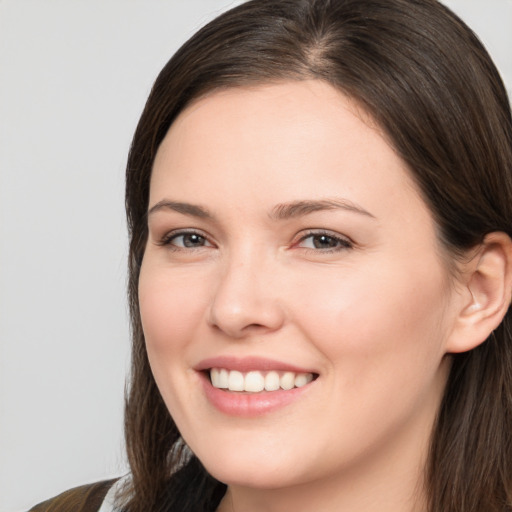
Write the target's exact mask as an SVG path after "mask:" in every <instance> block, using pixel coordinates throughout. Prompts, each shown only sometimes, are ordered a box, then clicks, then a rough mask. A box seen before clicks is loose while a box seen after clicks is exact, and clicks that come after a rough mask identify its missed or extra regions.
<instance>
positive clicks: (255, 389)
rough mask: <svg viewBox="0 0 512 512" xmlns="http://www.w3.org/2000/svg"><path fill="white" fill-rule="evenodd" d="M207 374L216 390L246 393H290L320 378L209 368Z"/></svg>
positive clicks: (289, 373) (302, 374)
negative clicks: (281, 391)
mask: <svg viewBox="0 0 512 512" xmlns="http://www.w3.org/2000/svg"><path fill="white" fill-rule="evenodd" d="M205 373H206V375H207V376H208V377H209V380H210V383H211V385H212V386H213V387H214V388H217V389H223V390H226V391H235V392H245V393H263V392H272V391H279V390H284V391H289V390H291V389H294V388H301V387H303V386H306V385H307V384H309V383H310V382H312V381H313V380H315V379H316V378H317V377H318V374H315V373H311V372H292V371H276V370H271V371H259V370H251V371H248V372H241V371H238V370H229V369H227V368H209V369H207V370H206V371H205Z"/></svg>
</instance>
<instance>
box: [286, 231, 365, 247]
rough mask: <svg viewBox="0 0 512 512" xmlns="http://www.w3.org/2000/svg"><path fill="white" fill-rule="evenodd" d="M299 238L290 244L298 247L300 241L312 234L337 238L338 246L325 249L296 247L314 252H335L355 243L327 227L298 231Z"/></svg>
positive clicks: (312, 235)
mask: <svg viewBox="0 0 512 512" xmlns="http://www.w3.org/2000/svg"><path fill="white" fill-rule="evenodd" d="M299 235H300V236H299V238H298V239H297V241H296V242H294V243H293V244H292V247H298V246H299V244H300V243H301V242H303V241H304V240H306V239H308V238H311V237H314V236H326V237H329V238H332V239H334V240H337V241H338V242H340V244H341V245H340V246H339V247H331V248H325V249H317V248H315V249H312V248H311V247H298V248H299V249H304V250H309V251H314V252H322V253H328V252H337V251H343V250H346V249H351V248H353V247H354V245H355V243H354V242H353V241H352V240H351V239H350V238H349V237H348V236H346V235H342V234H340V233H337V232H335V231H331V230H329V229H322V228H311V229H307V230H306V231H303V232H301V233H299Z"/></svg>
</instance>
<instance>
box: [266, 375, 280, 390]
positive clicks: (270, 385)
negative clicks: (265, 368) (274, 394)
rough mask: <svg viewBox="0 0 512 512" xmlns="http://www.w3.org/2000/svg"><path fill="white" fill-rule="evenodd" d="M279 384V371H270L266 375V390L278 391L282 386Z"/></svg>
mask: <svg viewBox="0 0 512 512" xmlns="http://www.w3.org/2000/svg"><path fill="white" fill-rule="evenodd" d="M280 387H281V386H280V384H279V373H277V372H268V373H267V375H265V390H266V391H277V390H278V389H279V388H280Z"/></svg>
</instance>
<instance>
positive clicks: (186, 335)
mask: <svg viewBox="0 0 512 512" xmlns="http://www.w3.org/2000/svg"><path fill="white" fill-rule="evenodd" d="M325 200H329V201H332V200H336V201H344V202H345V204H350V206H351V207H350V208H341V207H337V208H323V209H319V210H317V211H314V212H309V213H308V212H304V211H299V212H297V211H296V212H295V215H292V216H288V217H286V218H276V216H275V215H272V212H274V213H275V212H276V208H278V207H279V205H283V204H288V203H292V202H295V201H325ZM162 201H175V202H180V203H189V204H192V205H199V206H201V207H202V208H203V209H204V210H207V211H208V212H209V214H210V216H211V217H204V216H203V217H202V216H198V215H195V214H192V213H194V212H191V211H190V208H189V209H188V211H181V212H178V211H175V210H174V209H173V208H168V207H157V208H154V209H153V210H151V208H152V207H154V206H155V205H157V204H158V203H160V202H162ZM149 204H150V212H151V213H150V214H149V216H148V223H149V238H148V242H147V247H146V251H145V255H144V259H143V264H142V269H141V275H140V282H139V297H140V307H141V316H142V323H143V328H144V334H145V337H146V343H147V351H148V356H149V359H150V364H151V367H152V371H153V373H154V376H155V379H156V382H157V385H158V387H159V389H160V391H161V393H162V396H163V398H164V401H165V403H166V405H167V407H168V409H169V411H170V413H171V415H172V417H173V418H174V420H175V421H176V424H177V425H178V428H179V429H180V431H181V433H182V435H183V437H184V439H185V440H186V442H187V443H188V445H189V446H190V447H191V449H192V450H193V452H194V453H195V454H196V455H197V456H198V457H199V459H200V460H201V462H202V463H203V464H204V465H205V467H206V468H207V469H208V471H210V472H211V474H213V475H214V476H215V477H216V478H218V479H219V480H221V481H223V482H225V483H227V484H228V492H227V494H226V496H225V498H224V500H223V502H222V503H221V506H220V508H219V510H223V511H226V510H243V511H244V512H251V511H256V510H258V511H261V510H265V511H276V512H277V511H284V510H286V511H289V510H294V511H311V510H317V511H340V510H341V511H344V510H347V511H349V510H350V511H353V510H357V511H358V512H372V511H378V512H385V511H390V512H391V511H393V512H400V511H412V510H414V511H420V510H422V509H423V498H424V496H423V491H422V484H423V481H422V473H423V472H422V467H423V464H424V462H425V457H426V451H427V446H428V440H429V435H430V432H431V429H432V424H433V421H434V418H435V415H436V412H437V410H438V408H439V404H440V400H441V397H442V393H443V390H444V387H445V383H446V378H447V374H448V371H449V365H450V360H449V357H447V356H446V353H447V351H448V348H449V347H450V344H451V343H453V339H452V337H453V336H454V332H455V330H456V325H457V321H458V320H457V319H458V314H459V311H460V309H461V304H462V303H463V302H464V301H466V300H467V294H464V293H463V292H462V291H461V290H462V289H463V286H461V285H460V283H459V282H458V281H457V282H456V281H454V278H453V277H452V275H451V273H450V272H449V270H448V268H447V264H446V255H445V254H443V251H442V249H441V248H440V246H439V244H438V241H437V238H436V229H435V225H434V222H433V219H432V215H431V213H430V212H429V210H428V208H427V206H426V205H425V203H424V201H423V200H422V198H421V197H420V195H419V193H418V191H417V189H416V186H415V185H414V184H413V182H412V179H411V178H410V175H409V172H408V170H407V168H406V166H405V164H404V162H403V161H402V160H401V159H400V158H399V157H398V156H397V155H396V153H395V152H394V151H393V149H392V148H391V147H390V146H389V145H388V143H387V142H386V140H385V138H384V136H383V135H382V134H381V133H380V132H379V130H378V128H376V127H375V124H374V123H372V122H371V120H370V119H368V116H366V115H364V113H363V112H362V110H361V109H360V108H358V106H357V104H355V103H354V102H353V101H352V100H350V99H348V98H347V97H345V96H343V95H342V94H341V93H339V92H338V91H336V90H335V89H333V88H332V87H331V86H329V85H327V84H325V83H322V82H320V81H302V82H289V83H288V82H286V83H279V84H273V85H262V86H258V87H253V88H237V89H229V90H225V91H220V92H215V93H213V94H211V95H209V96H206V97H204V98H201V99H199V100H197V101H196V102H194V103H193V104H192V105H191V106H189V107H188V108H187V109H186V110H185V111H184V112H182V113H181V115H180V116H179V117H178V119H177V120H176V121H175V122H174V123H173V125H172V126H171V128H170V130H169V132H168V134H167V135H166V137H165V139H164V141H163V142H162V144H161V146H160V148H159V151H158V154H157V157H156V160H155V163H154V169H153V174H152V179H151V189H150V201H149ZM354 205H357V208H359V209H360V210H364V212H365V213H361V212H360V211H354V208H353V207H354ZM324 206H325V205H324ZM182 210H183V209H182ZM281 211H282V208H281ZM195 213H197V212H195ZM191 230H192V231H193V233H195V234H199V235H200V236H201V237H202V238H196V239H193V238H190V236H187V237H185V238H184V237H183V236H182V235H183V232H185V233H187V232H188V233H189V232H190V231H191ZM311 231H313V235H314V236H312V235H311ZM322 233H324V234H326V235H328V236H329V237H331V238H329V239H327V241H328V244H327V245H329V246H331V247H327V248H326V247H325V245H326V244H323V245H322V241H324V242H325V240H326V239H321V238H320V236H321V234H322ZM191 240H192V241H193V242H194V243H193V244H192V246H189V247H187V246H185V245H184V242H187V243H189V245H190V241H191ZM340 240H341V241H340ZM217 356H235V357H246V356H259V357H265V358H270V359H272V360H278V361H284V362H287V363H289V364H293V365H295V366H299V367H301V368H308V369H312V370H314V372H315V373H317V374H318V378H317V379H316V380H315V381H314V382H313V383H312V384H311V385H310V386H308V388H307V389H306V390H305V391H304V392H303V393H302V394H301V396H300V398H299V399H297V400H295V401H293V402H292V403H290V404H289V405H287V406H285V407H281V408H278V409H277V410H274V411H272V412H269V413H267V414H261V415H257V416H255V417H250V418H246V417H234V416H230V415H227V414H224V413H222V412H220V411H219V410H217V409H216V408H215V407H214V406H213V405H212V404H211V403H210V401H209V400H208V399H207V398H206V396H205V393H204V390H203V386H202V384H201V382H200V381H201V379H200V378H199V375H198V372H197V371H195V370H194V368H195V367H197V365H198V364H199V363H200V361H202V360H204V359H205V358H208V357H217Z"/></svg>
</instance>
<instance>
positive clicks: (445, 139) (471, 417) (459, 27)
mask: <svg viewBox="0 0 512 512" xmlns="http://www.w3.org/2000/svg"><path fill="white" fill-rule="evenodd" d="M312 78H313V79H319V80H323V81H326V82H328V83H329V84H331V85H332V86H333V87H335V88H336V89H338V90H339V91H342V92H343V93H345V94H346V95H348V96H349V97H351V98H353V99H355V100H356V101H357V102H358V103H359V104H360V105H361V106H362V107H363V108H364V109H365V110H366V111H367V112H368V113H369V114H370V116H371V117H372V118H373V119H374V120H375V121H376V122H377V123H378V124H379V125H380V127H381V129H382V130H383V132H384V133H385V135H386V137H387V139H388V142H389V143H390V145H392V146H393V147H394V149H395V150H396V152H397V153H398V154H399V155H400V157H401V158H402V159H403V160H404V161H405V162H406V163H407V165H408V168H409V170H410V173H411V176H412V177H413V179H414V180H415V181H416V183H417V185H418V187H419V189H420V191H421V194H422V195H423V198H424V200H425V202H426V204H427V205H428V206H429V208H430V211H431V212H432V215H433V217H434V219H435V221H436V225H437V229H438V236H439V239H440V241H441V242H442V244H443V245H444V246H445V248H446V249H447V250H448V252H449V253H450V254H452V256H453V258H454V259H455V258H457V257H458V256H460V255H461V254H462V253H463V252H464V251H465V250H467V249H468V248H470V247H473V246H474V245H476V244H478V243H480V242H481V241H482V240H483V238H484V236H485V235H486V234H487V233H489V232H492V231H503V232H505V233H507V234H508V235H510V236H512V120H511V113H510V105H509V101H508V98H507V94H506V91H505V88H504V86H503V84H502V81H501V79H500V76H499V74H498V72H497V70H496V68H495V67H494V65H493V63H492V61H491V59H490V57H489V55H488V54H487V52H486V50H485V49H484V48H483V46H482V45H481V43H480V42H479V41H478V39H477V37H476V36H475V35H474V34H473V32H472V31H471V30H470V29H469V28H468V27H467V26H466V25H465V24H464V23H463V22H462V21H461V20H460V19H459V18H457V17H456V16H455V15H454V14H453V13H452V12H451V11H449V10H448V9H447V8H446V7H444V6H443V5H442V4H440V3H438V2H437V1H435V0H252V1H249V2H247V3H244V4H242V5H240V6H238V7H235V8H234V9H232V10H230V11H228V12H226V13H224V14H222V15H221V16H219V17H218V18H217V19H215V20H214V21H213V22H211V23H209V24H208V25H206V26H205V27H204V28H202V29H201V30H200V31H199V32H197V33H196V34H195V35H194V36H193V37H192V38H191V39H190V40H189V41H188V42H186V43H185V44H184V45H183V46H182V47H181V49H180V50H179V51H178V52H177V53H176V54H175V55H174V56H173V57H172V58H171V60H170V61H169V62H168V63H167V65H166V66H165V67H164V69H163V70H162V71H161V73H160V75H159V76H158V78H157V80H156V82H155V84H154V86H153V89H152V91H151V94H150V96H149V99H148V101H147V104H146V106H145V109H144V111H143V113H142V116H141V119H140V121H139V124H138V127H137V130H136V133H135V136H134V138H133V143H132V147H131V150H130V154H129V159H128V165H127V172H126V210H127V217H128V226H129V232H130V252H129V300H130V308H131V321H132V335H133V359H132V373H131V382H130V387H129V391H128V394H127V399H126V412H125V430H126V444H127V451H128V459H129V463H130V467H131V472H132V483H131V484H130V488H129V489H128V491H129V495H128V497H129V503H128V505H127V506H126V510H127V511H129V512H142V511H147V510H151V511H160V510H161V511H164V510H168V511H194V512H197V511H209V510H212V511H213V510H215V509H216V507H217V505H218V503H219V501H220V499H221V498H222V495H223V494H224V492H225V486H224V485H223V484H222V483H220V482H218V481H217V480H215V479H214V478H213V477H211V476H210V475H209V474H208V473H207V472H206V470H205V469H204V468H203V466H202V465H201V463H200V461H199V460H198V459H197V458H196V457H195V456H194V455H190V454H189V453H187V452H186V447H184V445H183V442H182V440H181V438H180V434H179V432H178V430H177V427H176V425H175V423H174V421H173V419H172V418H171V416H170V414H169V412H168V410H167V409H166V407H165V404H164V402H163V400H162V398H161V396H160V393H159V391H158V389H157V387H156V384H155V381H154V379H153V376H152V374H151V370H150V367H149V363H148V358H147V353H146V348H145V343H144V336H143V332H142V327H141V321H140V312H139V303H138V294H137V286H138V279H139V272H140V267H141V262H142V258H143V254H144V248H145V244H146V239H147V234H148V233H147V218H146V213H147V208H148V197H149V183H150V179H151V169H152V164H153V160H154V158H155V154H156V152H157V150H158V147H159V145H160V143H161V142H162V140H163V138H164V136H165V135H166V133H167V131H168V129H169V127H170V125H171V124H172V123H173V121H174V119H175V118H176V116H177V115H179V113H180V112H181V111H182V110H183V109H184V108H185V107H186V106H187V105H188V104H189V103H190V102H191V101H192V100H194V99H197V98H199V97H200V96H202V95H204V94H206V93H208V92H211V91H214V90H217V89H222V88H230V87H241V86H244V85H251V84H259V83H269V82H278V81H283V80H303V79H312ZM511 345H512V327H511V312H510V310H509V312H508V313H507V315H506V317H505V319H504V320H503V322H502V324H501V325H500V326H499V327H498V328H497V329H496V330H495V332H494V333H493V334H492V335H491V336H490V337H489V339H488V340H487V341H486V342H485V343H483V344H482V345H481V346H479V347H478V348H476V349H474V350H472V351H470V352H468V353H463V354H456V355H453V365H452V369H451V373H450V377H449V381H448V384H447V387H446V391H445V395H444V398H443V402H442V405H441V408H440V411H439V414H438V418H437V421H436V424H435V427H434V430H433V432H432V437H431V447H430V453H429V458H428V461H427V467H426V468H425V474H426V489H425V492H426V494H427V497H428V503H429V510H430V511H431V512H483V511H485V512H497V511H500V512H503V511H510V510H512V495H511V477H512V468H511V463H512V448H511V434H512V346H511Z"/></svg>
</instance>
